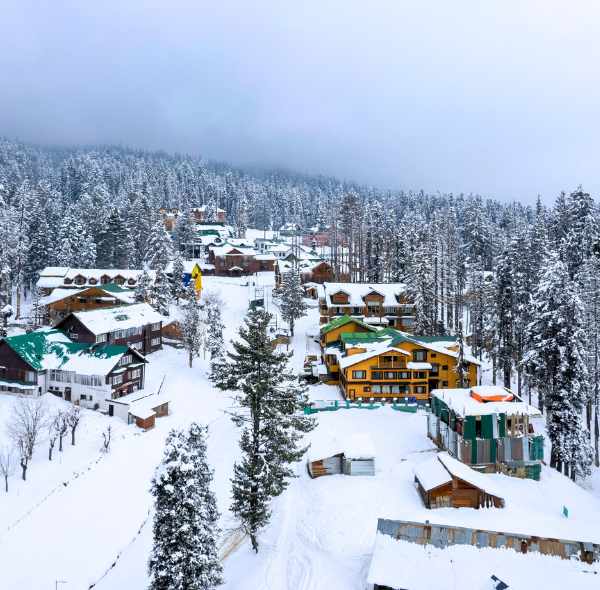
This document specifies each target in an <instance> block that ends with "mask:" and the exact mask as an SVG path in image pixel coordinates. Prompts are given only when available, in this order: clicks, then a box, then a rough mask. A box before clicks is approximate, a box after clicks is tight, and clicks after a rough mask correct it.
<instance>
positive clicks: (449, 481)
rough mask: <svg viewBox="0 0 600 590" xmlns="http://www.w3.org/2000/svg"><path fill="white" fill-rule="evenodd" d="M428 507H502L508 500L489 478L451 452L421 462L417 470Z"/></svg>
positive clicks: (420, 490)
mask: <svg viewBox="0 0 600 590" xmlns="http://www.w3.org/2000/svg"><path fill="white" fill-rule="evenodd" d="M413 472H414V474H415V483H416V484H417V487H418V490H419V494H420V495H421V498H422V500H423V503H424V504H425V506H426V507H427V508H430V509H434V508H479V507H486V508H491V507H494V508H501V507H502V505H503V502H504V498H503V497H502V495H501V492H500V491H499V490H498V489H497V487H496V486H495V485H494V484H493V482H491V481H490V478H489V476H488V475H485V474H483V473H477V472H476V471H473V470H472V469H471V468H470V467H468V466H467V465H465V464H463V463H461V462H460V461H457V460H456V459H454V458H453V457H451V456H450V455H449V454H448V453H440V454H439V455H437V457H434V458H433V459H429V460H428V461H425V462H424V463H421V464H420V465H418V466H417V467H415V468H414V470H413Z"/></svg>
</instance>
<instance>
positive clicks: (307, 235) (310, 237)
mask: <svg viewBox="0 0 600 590" xmlns="http://www.w3.org/2000/svg"><path fill="white" fill-rule="evenodd" d="M330 236H331V228H330V227H310V228H308V229H307V230H306V231H304V232H303V233H302V237H301V240H302V243H303V244H306V245H307V246H312V247H315V248H322V247H323V246H327V244H328V243H329V237H330Z"/></svg>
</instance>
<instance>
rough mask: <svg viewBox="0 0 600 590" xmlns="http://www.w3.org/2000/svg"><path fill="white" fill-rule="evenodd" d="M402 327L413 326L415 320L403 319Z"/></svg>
mask: <svg viewBox="0 0 600 590" xmlns="http://www.w3.org/2000/svg"><path fill="white" fill-rule="evenodd" d="M402 325H403V326H412V325H413V320H412V319H410V320H408V319H403V320H402Z"/></svg>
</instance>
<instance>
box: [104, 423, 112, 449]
mask: <svg viewBox="0 0 600 590" xmlns="http://www.w3.org/2000/svg"><path fill="white" fill-rule="evenodd" d="M112 431H113V427H112V426H110V425H109V426H108V427H107V428H106V431H105V432H103V433H102V452H103V453H108V452H109V451H110V441H111V438H112Z"/></svg>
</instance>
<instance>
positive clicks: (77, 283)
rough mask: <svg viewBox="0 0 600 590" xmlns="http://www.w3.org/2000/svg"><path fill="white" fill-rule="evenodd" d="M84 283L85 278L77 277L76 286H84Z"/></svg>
mask: <svg viewBox="0 0 600 590" xmlns="http://www.w3.org/2000/svg"><path fill="white" fill-rule="evenodd" d="M83 283H85V277H82V276H81V275H77V276H76V277H75V284H76V285H83Z"/></svg>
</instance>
